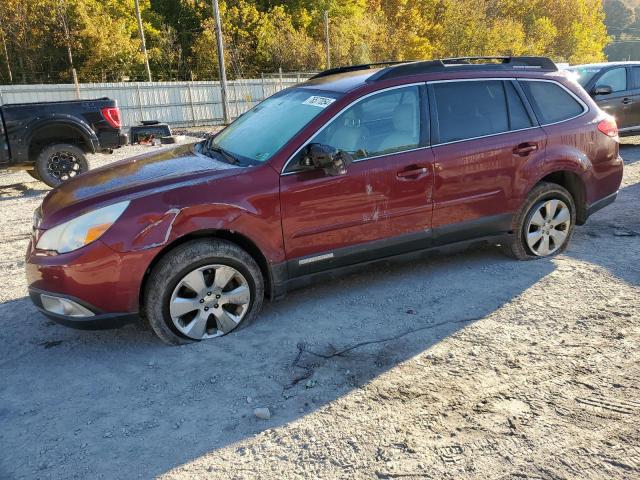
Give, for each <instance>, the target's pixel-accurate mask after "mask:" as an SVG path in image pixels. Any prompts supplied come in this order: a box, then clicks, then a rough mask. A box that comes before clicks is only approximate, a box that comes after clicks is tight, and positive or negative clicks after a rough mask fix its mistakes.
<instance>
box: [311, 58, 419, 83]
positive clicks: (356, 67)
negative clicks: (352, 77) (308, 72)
mask: <svg viewBox="0 0 640 480" xmlns="http://www.w3.org/2000/svg"><path fill="white" fill-rule="evenodd" d="M402 63H407V62H406V60H405V61H400V62H398V61H389V62H376V63H363V64H361V65H348V66H346V67H336V68H330V69H329V70H324V71H322V72H320V73H317V74H315V75H314V76H313V77H311V78H310V79H309V80H313V79H314V78H321V77H326V76H328V75H335V74H336V73H345V72H355V71H356V70H368V69H371V68H375V67H381V66H383V65H400V64H402Z"/></svg>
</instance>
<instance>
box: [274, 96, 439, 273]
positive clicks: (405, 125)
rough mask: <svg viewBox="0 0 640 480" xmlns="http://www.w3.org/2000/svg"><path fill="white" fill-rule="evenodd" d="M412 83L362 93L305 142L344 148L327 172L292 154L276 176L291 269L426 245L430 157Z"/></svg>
mask: <svg viewBox="0 0 640 480" xmlns="http://www.w3.org/2000/svg"><path fill="white" fill-rule="evenodd" d="M420 98H421V91H420V87H418V86H407V87H401V88H393V89H389V90H385V91H382V92H378V93H375V94H372V95H368V96H366V97H364V98H363V99H361V100H359V101H357V102H356V103H354V104H353V105H352V106H350V107H349V108H347V109H345V110H344V111H343V112H342V113H340V114H339V115H338V116H336V117H335V118H334V119H332V120H331V121H330V122H329V123H328V124H327V125H326V126H325V127H324V128H323V129H321V130H320V131H319V132H318V133H317V134H316V135H315V136H314V137H313V138H311V139H310V140H309V143H311V142H313V143H320V144H325V145H330V146H332V147H335V148H337V149H339V150H343V151H346V152H349V153H351V154H352V155H353V157H354V162H353V163H352V164H351V165H350V167H349V168H348V169H347V172H346V174H343V175H336V176H329V175H327V174H325V173H324V172H323V171H321V170H317V169H308V168H305V167H303V166H302V165H301V162H300V160H301V157H302V154H301V153H299V154H297V155H296V156H294V158H293V160H292V161H291V162H290V163H289V164H288V166H287V167H285V171H284V172H283V175H282V176H281V180H280V201H281V205H282V229H283V234H284V242H285V250H286V253H287V258H288V260H289V263H288V265H289V275H290V276H292V277H294V276H299V275H304V274H307V273H313V272H316V271H321V270H326V269H329V268H333V267H339V266H344V265H349V264H353V263H358V262H361V261H365V260H369V259H373V258H377V257H380V256H387V255H392V254H395V253H400V252H401V251H403V250H406V249H407V248H420V247H421V246H424V247H427V246H429V243H428V237H429V233H430V232H429V228H430V225H431V212H432V202H431V193H432V183H433V157H432V152H431V149H430V148H428V147H426V146H425V139H424V136H423V135H422V134H423V133H424V129H423V128H421V125H422V122H421V119H422V118H423V117H424V116H425V115H424V110H423V104H422V103H421V102H420Z"/></svg>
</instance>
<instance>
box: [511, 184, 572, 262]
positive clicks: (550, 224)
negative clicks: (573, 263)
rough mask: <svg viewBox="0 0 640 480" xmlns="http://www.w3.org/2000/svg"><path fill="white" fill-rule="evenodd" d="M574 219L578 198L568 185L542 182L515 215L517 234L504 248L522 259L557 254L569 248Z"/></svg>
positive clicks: (514, 227) (514, 226)
mask: <svg viewBox="0 0 640 480" xmlns="http://www.w3.org/2000/svg"><path fill="white" fill-rule="evenodd" d="M575 223H576V207H575V202H574V200H573V197H572V196H571V194H570V193H569V192H568V191H567V189H565V188H564V187H562V186H560V185H557V184H554V183H546V182H545V183H540V184H538V185H536V187H535V188H534V189H533V190H532V191H531V193H529V195H528V196H527V199H526V200H525V202H524V204H523V205H522V207H521V208H520V210H519V211H518V213H516V215H515V216H514V219H513V231H514V234H515V238H514V239H513V240H512V241H511V243H509V244H508V245H505V251H506V253H507V254H508V255H509V256H512V257H514V258H517V259H519V260H532V259H536V258H544V257H550V256H553V255H557V254H559V253H562V252H564V251H565V250H566V249H567V246H568V245H569V241H570V240H571V236H572V235H573V228H574V226H575Z"/></svg>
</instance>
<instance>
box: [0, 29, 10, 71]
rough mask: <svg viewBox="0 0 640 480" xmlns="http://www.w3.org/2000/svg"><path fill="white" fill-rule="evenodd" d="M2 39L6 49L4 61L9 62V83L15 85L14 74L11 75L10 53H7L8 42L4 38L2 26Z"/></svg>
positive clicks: (0, 34) (0, 30) (0, 33)
mask: <svg viewBox="0 0 640 480" xmlns="http://www.w3.org/2000/svg"><path fill="white" fill-rule="evenodd" d="M0 37H2V46H3V48H4V59H5V61H6V62H7V72H9V83H13V74H12V73H11V64H10V63H9V52H7V41H6V39H5V38H4V30H3V29H2V26H0Z"/></svg>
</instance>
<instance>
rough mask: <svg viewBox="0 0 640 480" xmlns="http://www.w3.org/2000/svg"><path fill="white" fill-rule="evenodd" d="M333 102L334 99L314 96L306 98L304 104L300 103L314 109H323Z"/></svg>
mask: <svg viewBox="0 0 640 480" xmlns="http://www.w3.org/2000/svg"><path fill="white" fill-rule="evenodd" d="M335 101H336V99H335V98H329V97H317V96H315V95H314V96H313V97H309V98H307V99H306V100H305V101H304V102H302V104H303V105H313V106H314V107H320V108H325V107H328V106H329V105H331V104H332V103H333V102H335Z"/></svg>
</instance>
